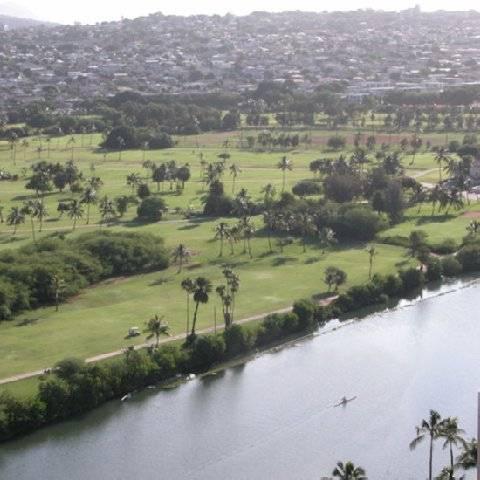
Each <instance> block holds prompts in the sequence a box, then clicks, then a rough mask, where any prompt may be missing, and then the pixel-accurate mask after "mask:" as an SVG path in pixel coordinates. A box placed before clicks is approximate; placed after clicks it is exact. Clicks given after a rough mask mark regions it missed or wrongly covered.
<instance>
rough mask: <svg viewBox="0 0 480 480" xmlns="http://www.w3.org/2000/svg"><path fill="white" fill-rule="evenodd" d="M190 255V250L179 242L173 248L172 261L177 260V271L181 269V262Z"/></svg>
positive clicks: (185, 261) (185, 260) (184, 261)
mask: <svg viewBox="0 0 480 480" xmlns="http://www.w3.org/2000/svg"><path fill="white" fill-rule="evenodd" d="M190 256H191V252H190V250H188V249H187V247H186V246H185V245H184V244H183V243H180V244H179V245H178V246H177V247H176V248H175V249H174V250H173V254H172V257H173V261H174V262H175V263H176V262H178V264H179V267H178V273H180V272H181V271H182V269H183V264H184V263H187V262H188V259H189V258H190Z"/></svg>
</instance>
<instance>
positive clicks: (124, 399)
mask: <svg viewBox="0 0 480 480" xmlns="http://www.w3.org/2000/svg"><path fill="white" fill-rule="evenodd" d="M130 398H132V394H131V393H127V394H126V395H124V396H123V397H122V398H121V399H120V401H121V402H125V401H126V400H130Z"/></svg>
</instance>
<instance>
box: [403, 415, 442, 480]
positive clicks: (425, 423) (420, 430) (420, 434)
mask: <svg viewBox="0 0 480 480" xmlns="http://www.w3.org/2000/svg"><path fill="white" fill-rule="evenodd" d="M415 428H416V432H417V436H416V437H415V438H414V439H413V440H412V441H411V442H410V450H415V448H417V446H418V445H419V444H420V443H422V442H423V441H424V440H428V441H429V455H428V480H432V470H433V443H434V441H435V440H437V439H438V438H439V437H440V433H441V429H442V417H441V416H440V414H439V413H438V412H436V411H435V410H430V415H429V418H428V420H422V423H421V424H420V426H419V427H415Z"/></svg>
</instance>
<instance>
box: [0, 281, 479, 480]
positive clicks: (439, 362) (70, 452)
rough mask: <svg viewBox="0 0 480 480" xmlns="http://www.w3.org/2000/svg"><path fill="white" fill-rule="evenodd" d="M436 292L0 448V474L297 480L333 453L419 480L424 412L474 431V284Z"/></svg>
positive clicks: (371, 469)
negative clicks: (417, 434) (418, 432)
mask: <svg viewBox="0 0 480 480" xmlns="http://www.w3.org/2000/svg"><path fill="white" fill-rule="evenodd" d="M447 290H454V291H453V292H451V293H448V294H441V295H439V292H432V293H431V294H430V295H432V296H431V297H430V298H425V299H424V300H422V301H419V302H417V303H415V304H413V305H410V306H407V305H404V306H403V307H400V308H397V309H395V310H392V311H388V312H384V313H382V314H376V315H371V316H369V317H368V318H365V319H363V320H362V321H359V322H353V323H351V324H349V325H347V326H344V327H342V328H339V329H337V330H336V331H331V332H326V333H325V334H322V335H318V336H316V337H314V338H312V339H308V340H303V341H299V342H297V343H296V344H295V346H292V347H290V348H284V349H282V350H281V351H280V352H276V353H267V354H264V355H262V356H260V357H258V358H256V359H254V360H253V361H250V362H249V363H247V364H245V365H243V366H238V367H234V368H230V369H228V370H226V371H225V372H223V373H221V374H218V375H217V376H214V377H208V378H205V379H197V380H194V381H191V382H189V383H188V384H186V385H182V386H180V387H179V388H177V389H174V390H168V391H160V390H147V391H145V392H143V393H141V394H139V395H137V396H135V397H134V398H133V399H132V400H131V401H129V402H125V403H120V402H111V403H110V404H108V405H106V406H105V407H102V408H100V409H98V410H96V411H95V412H93V413H91V414H89V415H86V416H84V417H83V418H81V419H78V420H75V421H70V422H66V423H63V424H61V425H56V426H54V427H50V428H47V429H44V430H42V431H39V432H37V433H35V434H33V435H31V436H28V437H26V438H22V439H20V440H18V441H15V442H12V443H9V444H6V445H3V446H1V447H0V479H2V480H30V479H32V480H33V479H35V480H38V479H45V480H47V479H48V480H64V479H68V480H96V479H99V480H100V479H101V480H121V479H132V478H134V479H138V480H150V479H152V480H153V479H155V480H157V479H168V480H170V479H179V480H180V479H182V480H183V479H188V480H194V479H195V480H205V479H208V480H247V479H248V480H265V479H275V480H282V479H285V480H286V479H288V480H292V479H299V480H303V479H305V480H307V479H319V478H320V477H321V476H323V475H328V474H329V473H330V472H331V470H332V468H333V466H334V465H335V462H336V461H337V460H345V459H351V460H353V461H354V462H355V463H357V464H360V465H362V466H364V467H365V468H366V469H367V473H368V474H369V478H370V479H372V480H377V479H388V480H395V479H398V480H408V479H414V480H418V479H422V478H426V475H425V473H424V472H426V463H427V462H426V460H427V447H426V445H425V446H421V447H420V448H419V449H418V450H417V451H415V452H413V453H412V452H410V451H409V449H408V443H409V441H410V440H411V439H412V437H413V435H414V426H415V425H417V424H418V423H419V420H421V418H423V417H425V416H426V415H427V414H428V410H429V409H430V408H435V409H437V410H439V411H440V412H441V413H442V414H443V415H444V416H448V415H457V416H459V417H460V421H461V424H462V426H463V428H465V430H466V431H467V433H468V435H469V436H475V433H476V432H475V413H476V403H475V402H476V392H477V390H478V389H479V387H480V373H479V372H480V369H479V368H478V367H479V366H480V314H479V310H480V302H479V297H480V283H473V284H472V283H470V284H469V285H465V284H464V285H459V284H455V285H450V286H446V287H443V290H442V292H443V291H447ZM329 328H330V329H331V326H330V327H329ZM344 395H346V396H348V397H351V396H355V395H356V396H357V399H356V400H355V401H353V402H352V403H350V404H349V405H348V407H347V408H333V404H334V403H335V402H337V401H338V399H339V398H341V397H342V396H344ZM447 457H448V456H447V452H446V451H443V450H442V448H441V444H440V443H439V444H438V445H437V447H436V460H437V462H436V464H437V468H438V469H439V468H440V466H443V465H445V464H446V463H447ZM469 478H473V477H472V476H471V477H469Z"/></svg>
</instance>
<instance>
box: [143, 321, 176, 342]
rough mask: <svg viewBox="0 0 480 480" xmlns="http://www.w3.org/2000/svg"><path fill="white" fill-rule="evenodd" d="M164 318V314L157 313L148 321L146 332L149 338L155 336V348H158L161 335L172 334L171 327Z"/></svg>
mask: <svg viewBox="0 0 480 480" xmlns="http://www.w3.org/2000/svg"><path fill="white" fill-rule="evenodd" d="M164 318H165V317H164V315H162V316H161V317H159V316H158V315H157V314H155V316H154V317H152V318H151V319H150V320H149V321H148V322H147V327H146V329H145V332H146V333H148V334H149V335H148V336H147V340H151V339H152V338H153V337H155V348H158V344H159V343H160V335H170V333H169V330H170V327H169V326H168V323H163V319H164Z"/></svg>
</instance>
